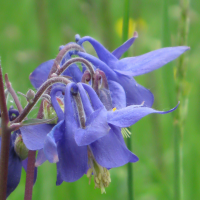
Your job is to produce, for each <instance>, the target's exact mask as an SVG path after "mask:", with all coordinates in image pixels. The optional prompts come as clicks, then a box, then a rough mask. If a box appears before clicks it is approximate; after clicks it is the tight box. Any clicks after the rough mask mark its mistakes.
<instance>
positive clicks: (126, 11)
mask: <svg viewBox="0 0 200 200" xmlns="http://www.w3.org/2000/svg"><path fill="white" fill-rule="evenodd" d="M129 5H130V2H129V0H125V1H124V17H123V32H122V42H125V41H126V40H127V39H128V31H129ZM127 55H128V52H126V53H125V54H124V57H126V56H127ZM127 147H128V149H129V150H130V151H131V150H132V147H131V137H130V138H128V139H127ZM127 177H128V180H127V184H128V199H129V200H133V199H134V196H133V194H134V192H133V191H134V188H133V166H132V163H128V169H127Z"/></svg>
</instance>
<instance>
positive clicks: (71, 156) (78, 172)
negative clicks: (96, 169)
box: [57, 83, 87, 182]
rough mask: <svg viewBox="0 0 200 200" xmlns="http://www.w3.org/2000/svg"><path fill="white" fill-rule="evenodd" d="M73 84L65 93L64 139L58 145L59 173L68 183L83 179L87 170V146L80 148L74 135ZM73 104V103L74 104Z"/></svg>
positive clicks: (76, 125)
mask: <svg viewBox="0 0 200 200" xmlns="http://www.w3.org/2000/svg"><path fill="white" fill-rule="evenodd" d="M72 86H73V83H70V84H68V85H67V87H66V91H65V99H64V103H65V108H67V109H65V113H64V115H65V126H61V128H62V130H61V132H63V135H62V138H61V139H60V140H59V141H58V143H57V151H58V156H59V164H58V165H57V167H58V173H59V174H60V178H61V179H62V180H63V181H66V182H73V181H76V180H78V179H79V178H81V177H82V176H83V175H84V173H85V171H86V169H87V146H81V147H80V146H78V145H77V144H76V142H75V140H74V134H75V132H76V130H77V129H78V126H79V125H78V123H77V119H76V116H75V115H74V105H73V104H74V103H75V102H74V101H73V98H72V95H71V88H72ZM72 102H73V103H72Z"/></svg>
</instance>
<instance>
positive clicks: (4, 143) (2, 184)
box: [0, 65, 11, 200]
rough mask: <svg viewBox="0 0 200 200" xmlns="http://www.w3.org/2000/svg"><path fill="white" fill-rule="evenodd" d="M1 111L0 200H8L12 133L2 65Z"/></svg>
mask: <svg viewBox="0 0 200 200" xmlns="http://www.w3.org/2000/svg"><path fill="white" fill-rule="evenodd" d="M0 109H1V125H2V127H1V129H2V135H1V157H0V199H1V200H5V199H6V190H7V178H8V161H9V147H10V135H11V132H10V131H9V129H8V123H9V117H8V111H7V107H6V99H5V94H4V85H3V76H2V68H1V65H0Z"/></svg>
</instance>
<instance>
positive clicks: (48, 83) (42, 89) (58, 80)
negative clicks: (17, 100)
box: [12, 77, 71, 123]
mask: <svg viewBox="0 0 200 200" xmlns="http://www.w3.org/2000/svg"><path fill="white" fill-rule="evenodd" d="M70 82H71V81H70V80H69V79H67V78H64V77H54V78H50V79H48V80H47V81H46V82H44V83H43V84H42V85H41V87H40V88H39V89H38V91H37V93H36V94H35V97H34V99H33V100H32V102H29V103H28V104H27V106H26V107H25V108H24V110H23V112H22V113H21V114H20V115H19V116H18V117H17V118H16V119H15V120H14V121H12V122H13V123H17V122H21V121H22V120H23V119H24V118H25V117H26V116H27V115H28V113H29V112H30V111H31V109H32V108H33V106H35V104H36V103H37V102H38V100H39V99H40V98H41V96H42V95H43V94H44V92H45V91H46V90H47V89H48V88H49V87H51V86H52V85H53V84H55V83H63V84H65V85H67V84H68V83H70Z"/></svg>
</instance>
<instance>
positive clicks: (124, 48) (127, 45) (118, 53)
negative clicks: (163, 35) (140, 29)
mask: <svg viewBox="0 0 200 200" xmlns="http://www.w3.org/2000/svg"><path fill="white" fill-rule="evenodd" d="M137 37H138V35H137V32H135V33H134V36H133V37H132V38H130V39H129V40H127V41H126V42H124V43H123V44H122V45H121V46H120V47H118V48H117V49H115V50H114V51H113V52H112V54H113V55H114V56H115V57H116V58H117V59H120V58H121V56H122V55H123V54H124V53H125V52H126V51H127V50H128V49H129V48H130V47H131V45H132V44H133V42H134V41H135V39H136V38H137ZM110 67H111V68H112V67H113V68H114V67H115V65H113V66H110Z"/></svg>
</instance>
